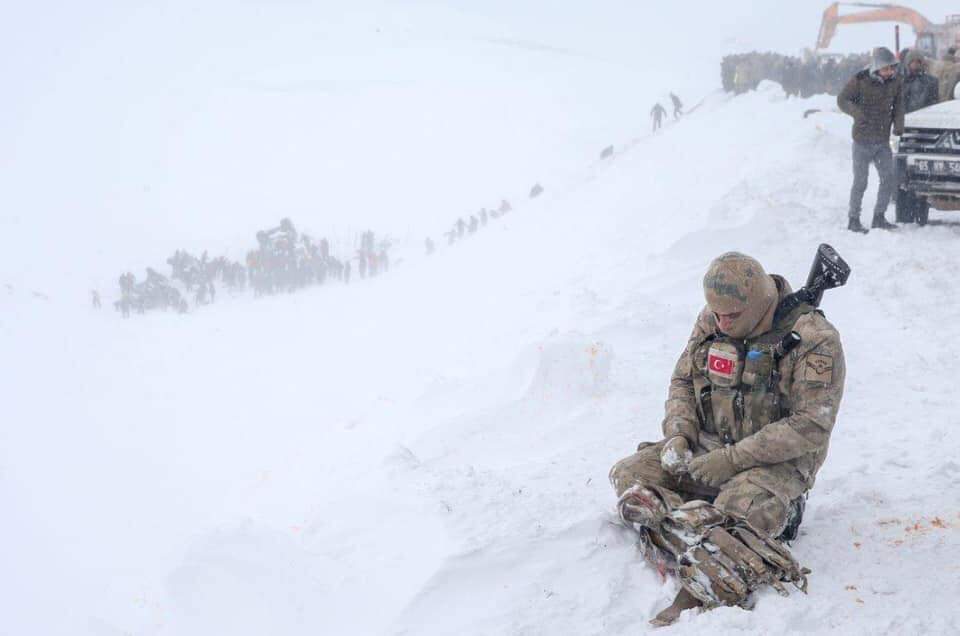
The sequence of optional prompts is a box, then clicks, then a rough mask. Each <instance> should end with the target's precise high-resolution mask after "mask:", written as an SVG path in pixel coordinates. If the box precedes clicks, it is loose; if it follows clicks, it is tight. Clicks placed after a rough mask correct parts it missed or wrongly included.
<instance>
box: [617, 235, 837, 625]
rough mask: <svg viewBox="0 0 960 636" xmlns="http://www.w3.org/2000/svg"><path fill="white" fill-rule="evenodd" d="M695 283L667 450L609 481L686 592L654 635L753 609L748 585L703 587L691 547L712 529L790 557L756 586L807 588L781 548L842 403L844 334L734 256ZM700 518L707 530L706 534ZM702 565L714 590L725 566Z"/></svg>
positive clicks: (666, 424) (755, 265)
mask: <svg viewBox="0 0 960 636" xmlns="http://www.w3.org/2000/svg"><path fill="white" fill-rule="evenodd" d="M703 286H704V294H705V296H706V301H707V306H706V307H705V308H704V309H703V310H702V311H701V313H700V315H699V317H698V318H697V321H696V324H695V325H694V328H693V333H692V334H691V336H690V339H689V340H688V341H687V345H686V347H685V349H684V351H683V353H682V354H681V356H680V360H679V361H678V362H677V365H676V368H675V369H674V372H673V377H672V378H671V380H670V390H669V397H668V399H667V403H666V417H665V418H664V420H663V424H662V429H663V434H664V439H663V440H662V441H660V442H657V443H644V444H641V445H640V447H639V448H638V450H637V452H636V453H634V454H633V455H631V456H629V457H627V458H625V459H623V460H621V461H619V462H617V464H616V465H614V467H613V468H612V469H611V471H610V481H611V483H612V485H613V487H614V489H615V490H616V493H617V495H618V496H619V497H620V500H619V504H618V508H619V513H620V516H621V518H622V519H623V520H624V522H626V523H627V524H629V525H631V526H632V527H634V528H635V529H636V530H637V531H638V532H640V534H641V537H642V539H643V545H644V547H645V551H646V553H647V556H648V557H650V558H651V559H652V560H654V561H655V562H656V563H657V565H658V566H659V567H662V568H663V567H665V568H666V569H673V570H674V571H678V570H679V573H680V574H681V577H680V579H681V585H682V586H683V589H682V590H681V592H680V594H679V595H678V597H677V600H676V601H675V602H674V605H672V606H671V607H670V608H667V610H665V611H664V612H662V613H661V615H659V616H658V617H657V619H654V622H655V624H666V623H669V622H672V621H673V620H675V619H676V617H677V616H678V615H679V613H680V611H682V610H683V609H687V608H689V607H695V606H697V605H701V604H704V605H708V606H712V605H719V604H728V605H734V604H736V605H745V604H747V603H748V599H747V597H748V596H749V594H750V592H752V591H753V589H755V587H756V586H755V585H754V583H753V582H751V581H749V580H747V579H749V578H750V577H746V578H744V586H743V589H740V588H737V589H727V587H724V586H725V585H726V583H724V586H721V585H717V584H715V585H713V588H714V589H707V590H705V591H704V590H701V589H700V588H699V587H698V586H697V585H698V584H697V583H696V580H697V579H698V571H699V570H702V569H703V568H702V567H701V565H702V564H699V563H695V562H696V561H698V559H695V558H691V555H690V553H689V549H688V546H689V545H690V543H691V536H692V535H696V534H697V533H698V532H700V533H701V537H700V539H702V540H703V541H706V540H707V539H706V535H707V533H708V531H709V530H710V528H714V527H716V526H717V524H720V526H721V527H723V528H727V529H730V528H732V525H731V524H740V526H739V527H740V528H741V529H743V528H748V529H749V534H750V537H746V538H745V539H746V540H747V543H748V544H751V545H753V544H755V543H756V542H755V541H754V539H755V538H759V539H760V540H762V541H763V542H764V545H765V546H766V548H768V549H770V550H772V551H773V552H776V553H778V554H780V553H785V557H784V559H786V560H785V561H783V562H782V563H780V564H779V566H783V571H781V570H778V569H777V568H778V567H779V566H770V564H768V567H767V570H770V571H769V572H766V571H765V573H763V576H761V575H760V574H757V577H759V578H757V577H754V578H755V579H757V580H759V579H763V578H764V577H766V578H765V579H764V582H766V583H769V584H771V585H773V586H774V587H778V585H779V581H780V580H794V581H796V580H799V579H800V578H802V579H803V581H804V585H805V577H803V576H802V574H801V570H800V569H799V566H796V563H795V562H794V561H793V560H792V557H790V555H789V552H787V550H786V548H785V546H784V544H783V542H784V541H790V540H792V539H794V538H796V533H797V528H798V526H799V522H800V517H801V515H802V512H803V502H804V500H805V494H806V492H807V491H808V490H810V489H811V488H812V487H813V485H814V480H815V477H816V473H817V471H818V470H819V468H820V466H821V465H822V464H823V461H824V459H825V458H826V455H827V449H828V446H829V439H830V433H831V431H832V430H833V426H834V422H835V421H836V417H837V410H838V409H839V407H840V400H841V397H842V395H843V384H844V375H845V365H844V358H843V349H842V347H841V344H840V336H839V334H838V333H837V331H836V329H834V327H833V325H831V324H830V323H829V322H828V321H827V319H826V318H824V316H823V314H822V313H821V312H819V311H818V310H816V309H815V308H814V307H812V306H810V305H807V304H799V305H796V306H791V305H790V304H789V303H784V302H783V301H784V299H785V298H786V297H787V296H788V295H789V294H790V293H791V289H790V286H789V284H788V283H787V282H786V280H784V279H783V278H782V277H780V276H775V275H774V276H771V275H768V274H767V273H766V272H765V271H764V269H763V267H762V266H761V265H760V263H759V262H757V261H756V260H755V259H753V258H750V257H749V256H745V255H743V254H739V253H736V252H730V253H727V254H723V255H722V256H720V257H719V258H717V259H716V260H714V261H713V263H711V265H710V268H709V270H708V271H707V274H706V276H705V277H704V280H703ZM778 310H779V311H778ZM704 515H706V517H704ZM694 517H695V519H694V520H693V521H691V518H694ZM707 517H709V519H711V520H713V521H709V522H707V523H706V525H705V527H703V526H704V524H703V523H702V522H703V521H704V519H705V518H707ZM710 524H713V525H710ZM723 524H726V525H723ZM745 532H746V531H745ZM684 533H685V534H684ZM681 534H682V535H683V536H682V537H681ZM731 534H732V535H737V532H735V531H733V530H731ZM754 535H755V536H754ZM711 536H712V535H711ZM737 536H739V535H737ZM678 537H680V538H681V539H682V540H677V538H678ZM694 538H696V537H694ZM716 539H717V540H718V541H719V540H720V539H723V540H724V541H726V538H725V537H716ZM757 545H758V544H757ZM757 545H754V547H757ZM710 550H711V551H712V552H716V550H713V549H712V547H711V548H710ZM731 550H732V551H733V552H737V550H739V548H738V547H736V546H733V547H732V548H731ZM761 556H763V551H762V550H761ZM767 556H769V555H767ZM781 556H782V554H781ZM735 560H736V559H735ZM773 561H777V558H773ZM727 565H729V564H727ZM788 566H789V567H788ZM684 567H687V570H684ZM703 567H705V568H707V569H708V570H709V569H710V568H711V567H713V568H714V571H709V572H706V575H707V578H711V580H713V578H714V577H716V578H718V579H719V578H724V577H725V572H726V570H725V569H724V568H725V567H726V566H723V567H721V566H716V564H712V565H706V566H703ZM791 568H793V570H791ZM721 570H723V571H721ZM786 570H791V571H793V572H794V575H793V576H794V578H790V576H788V575H786V574H785V571H786ZM699 573H700V574H703V572H699ZM685 576H686V578H685ZM741 578H743V577H741ZM699 580H701V581H702V580H704V579H703V577H699ZM721 587H723V589H722V590H721V589H720V588H721ZM735 587H736V586H735ZM748 588H751V589H748Z"/></svg>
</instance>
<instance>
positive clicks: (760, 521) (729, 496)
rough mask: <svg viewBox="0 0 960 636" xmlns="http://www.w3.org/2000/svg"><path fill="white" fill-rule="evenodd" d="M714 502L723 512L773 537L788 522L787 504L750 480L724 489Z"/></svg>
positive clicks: (781, 530)
mask: <svg viewBox="0 0 960 636" xmlns="http://www.w3.org/2000/svg"><path fill="white" fill-rule="evenodd" d="M714 503H715V505H716V507H717V508H719V509H720V510H721V511H722V512H724V513H726V514H728V515H731V516H733V517H737V518H739V519H744V520H746V521H747V522H748V523H749V524H750V525H751V526H753V527H754V528H756V529H757V530H760V531H762V532H765V533H767V534H768V535H770V536H772V537H776V536H779V535H780V533H781V532H783V529H784V527H785V526H786V523H787V506H786V505H784V504H783V502H782V501H780V498H779V497H777V496H776V495H774V494H773V493H771V492H770V491H768V490H766V489H765V488H761V487H760V486H757V485H755V484H751V483H750V482H740V483H736V484H731V485H730V486H729V487H727V488H724V489H722V490H721V491H720V494H719V495H717V499H716V501H715V502H714Z"/></svg>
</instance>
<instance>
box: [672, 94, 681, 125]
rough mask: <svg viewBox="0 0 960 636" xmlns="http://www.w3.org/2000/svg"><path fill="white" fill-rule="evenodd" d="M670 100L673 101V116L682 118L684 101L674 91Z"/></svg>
mask: <svg viewBox="0 0 960 636" xmlns="http://www.w3.org/2000/svg"><path fill="white" fill-rule="evenodd" d="M670 100H671V101H672V102H673V118H674V119H680V115H682V114H683V102H681V101H680V98H679V97H677V96H676V95H674V94H673V93H670Z"/></svg>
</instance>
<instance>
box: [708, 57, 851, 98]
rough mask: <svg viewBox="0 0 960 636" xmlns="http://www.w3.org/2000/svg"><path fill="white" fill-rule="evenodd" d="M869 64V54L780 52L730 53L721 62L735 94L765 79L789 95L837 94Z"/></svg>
mask: <svg viewBox="0 0 960 636" xmlns="http://www.w3.org/2000/svg"><path fill="white" fill-rule="evenodd" d="M869 63H870V54H868V53H861V54H854V55H819V56H817V55H807V56H804V57H803V58H799V57H792V56H789V55H781V54H779V53H758V52H753V53H745V54H740V55H727V56H725V57H724V58H723V60H722V61H721V62H720V78H721V81H722V82H723V89H724V90H725V91H727V92H732V93H736V94H738V95H739V94H742V93H746V92H747V91H751V90H754V89H756V88H757V86H758V85H759V84H760V82H762V81H763V80H769V81H772V82H777V83H778V84H780V85H781V86H783V90H784V92H786V93H787V95H791V96H796V97H810V96H812V95H818V94H822V93H827V94H829V95H837V94H839V93H840V91H841V90H843V86H844V84H846V82H847V79H849V78H850V76H851V75H853V74H854V73H856V72H858V71H860V70H862V69H863V68H864V67H865V66H867V65H868V64H869Z"/></svg>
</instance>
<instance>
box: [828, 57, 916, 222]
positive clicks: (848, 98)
mask: <svg viewBox="0 0 960 636" xmlns="http://www.w3.org/2000/svg"><path fill="white" fill-rule="evenodd" d="M837 105H838V106H839V107H840V110H842V111H843V112H845V113H846V114H848V115H850V116H851V117H853V186H852V187H851V188H850V207H849V224H848V225H847V229H849V230H850V231H851V232H859V233H862V234H866V233H867V229H866V228H865V227H863V225H861V224H860V208H861V206H862V205H863V194H864V192H866V190H867V179H868V177H869V173H870V164H871V163H872V164H873V165H874V166H876V169H877V174H878V175H879V177H880V190H879V192H878V193H877V203H876V206H875V207H874V209H873V223H872V224H871V227H873V228H879V229H883V230H891V229H894V228H896V227H897V226H896V225H894V224H893V223H890V222H889V221H887V220H886V218H885V217H884V214H885V213H886V211H887V206H888V205H889V204H890V197H891V196H892V195H893V190H894V188H895V187H896V184H895V183H894V173H893V152H892V151H891V150H890V127H891V126H892V127H893V133H894V134H895V135H898V136H899V135H902V134H903V116H904V110H903V108H904V106H903V82H902V79H901V78H900V76H899V75H898V74H897V58H896V57H894V55H893V53H891V52H890V50H889V49H887V48H885V47H882V46H881V47H878V48H876V49H874V50H873V57H872V60H871V62H870V66H869V67H867V68H865V69H864V70H862V71H860V72H859V73H857V74H856V75H854V76H853V78H851V79H850V81H849V82H847V85H846V86H845V87H844V88H843V90H842V91H841V92H840V95H839V96H837Z"/></svg>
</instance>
